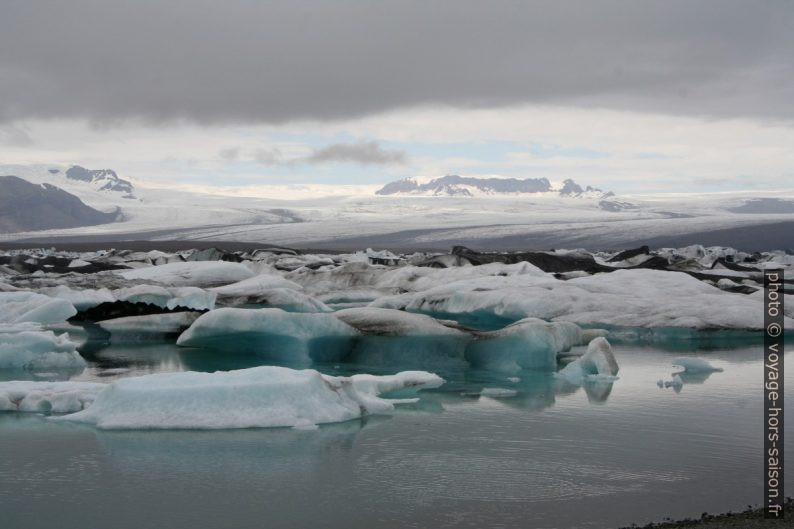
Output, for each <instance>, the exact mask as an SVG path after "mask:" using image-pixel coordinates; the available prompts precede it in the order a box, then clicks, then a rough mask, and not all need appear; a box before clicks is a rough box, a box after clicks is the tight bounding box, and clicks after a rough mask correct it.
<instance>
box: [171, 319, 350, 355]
mask: <svg viewBox="0 0 794 529" xmlns="http://www.w3.org/2000/svg"><path fill="white" fill-rule="evenodd" d="M357 335H358V333H357V332H356V330H355V329H353V328H352V327H350V326H349V325H347V324H346V323H343V322H342V321H340V320H339V319H337V318H335V317H334V316H333V315H331V314H325V313H306V312H286V311H283V310H281V309H271V308H266V309H240V308H221V309H215V310H213V311H210V312H207V313H205V314H202V315H201V316H200V317H199V318H198V319H197V320H196V321H195V322H194V323H193V325H191V326H190V328H189V329H187V330H186V331H185V332H183V333H182V334H181V335H180V336H179V338H178V339H177V342H176V343H177V345H181V346H188V347H210V348H217V349H233V350H246V351H252V352H255V353H257V354H260V355H262V356H266V357H268V358H271V359H276V360H284V361H292V362H301V363H307V362H310V361H312V360H314V361H334V360H339V359H341V358H343V357H344V356H345V355H346V354H347V353H348V351H350V348H351V340H352V339H353V337H355V336H357Z"/></svg>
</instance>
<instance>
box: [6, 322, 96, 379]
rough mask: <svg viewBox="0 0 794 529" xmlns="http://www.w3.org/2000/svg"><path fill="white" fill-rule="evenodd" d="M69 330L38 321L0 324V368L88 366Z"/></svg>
mask: <svg viewBox="0 0 794 529" xmlns="http://www.w3.org/2000/svg"><path fill="white" fill-rule="evenodd" d="M76 347H77V345H76V344H75V343H73V342H72V341H70V340H69V335H68V334H61V335H56V334H55V333H54V332H52V331H45V330H42V329H41V328H40V327H38V326H36V325H29V324H28V325H0V369H26V370H53V369H54V370H59V369H75V368H82V367H84V366H85V365H86V364H85V360H83V358H82V357H81V356H80V354H79V353H78V352H77V351H76Z"/></svg>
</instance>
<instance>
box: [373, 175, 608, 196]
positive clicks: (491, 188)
mask: <svg viewBox="0 0 794 529" xmlns="http://www.w3.org/2000/svg"><path fill="white" fill-rule="evenodd" d="M375 193H376V194H378V195H424V196H452V197H471V196H479V195H536V196H537V195H540V194H551V195H559V196H562V197H582V198H599V199H601V198H607V197H611V196H613V195H614V193H612V192H609V191H602V190H601V189H598V188H595V187H591V186H587V187H585V188H582V186H580V185H579V184H577V183H576V182H574V181H573V180H571V179H570V178H569V179H566V180H563V181H562V182H561V183H560V184H557V185H555V184H553V183H552V182H550V181H549V180H548V179H547V178H523V179H519V178H499V177H474V176H461V175H446V176H441V177H438V178H432V179H429V180H423V179H420V178H416V177H410V178H404V179H402V180H396V181H394V182H389V183H388V184H386V185H385V186H383V187H382V188H381V189H379V190H378V191H376V192H375Z"/></svg>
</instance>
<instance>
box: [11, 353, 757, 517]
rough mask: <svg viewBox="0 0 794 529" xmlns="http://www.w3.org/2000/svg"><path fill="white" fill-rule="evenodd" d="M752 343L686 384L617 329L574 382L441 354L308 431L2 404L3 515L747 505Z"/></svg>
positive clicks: (110, 375) (195, 359)
mask: <svg viewBox="0 0 794 529" xmlns="http://www.w3.org/2000/svg"><path fill="white" fill-rule="evenodd" d="M83 349H84V350H83V355H84V356H85V357H86V358H87V359H88V360H89V361H90V367H89V368H87V369H86V370H84V371H83V372H81V373H72V374H68V375H63V374H61V375H60V376H61V377H62V378H68V377H69V376H71V378H72V379H75V380H103V381H108V380H112V379H114V378H119V377H125V376H136V375H142V374H147V373H152V372H162V371H182V370H201V371H214V370H219V369H239V368H244V367H251V366H253V365H257V364H258V363H259V361H258V360H257V359H256V357H252V356H250V355H236V354H234V353H229V352H224V353H222V354H221V353H218V352H214V351H208V350H191V349H182V348H177V347H175V346H173V345H170V344H136V345H126V346H125V345H111V346H106V345H103V346H98V345H96V344H88V345H87V346H84V348H83ZM761 353H762V350H761V347H760V346H746V347H741V348H738V349H716V350H708V351H700V352H698V355H699V356H702V357H707V358H709V359H710V360H711V361H712V362H713V363H714V364H715V365H717V366H719V367H722V368H724V372H721V373H713V374H711V375H710V376H705V375H703V376H692V377H689V378H688V379H687V380H685V384H684V386H683V388H682V390H681V391H680V393H676V392H675V391H674V390H673V389H672V388H666V389H665V388H659V387H657V386H656V381H657V380H659V379H667V378H669V377H670V374H671V373H672V371H673V369H672V366H671V361H672V359H673V358H675V357H677V356H680V355H681V351H680V350H676V351H665V350H662V349H659V348H657V347H639V346H633V345H629V344H625V345H617V346H616V347H615V354H616V356H617V359H618V361H619V363H620V366H621V371H620V373H619V376H620V378H619V380H618V381H617V382H615V383H614V384H601V385H594V384H590V385H586V386H585V387H584V388H578V387H575V386H568V385H565V384H562V383H561V382H560V381H558V380H556V379H555V378H554V376H553V375H552V374H550V373H539V372H531V371H524V372H521V373H517V374H512V373H511V374H502V373H496V372H488V371H480V370H471V369H465V368H462V367H460V366H457V367H449V368H447V369H440V370H437V371H438V372H439V374H441V375H442V376H444V377H445V378H446V379H447V383H446V384H445V385H444V386H443V387H441V388H439V389H438V390H432V391H426V392H423V395H422V400H421V401H420V402H419V403H418V404H416V405H411V406H406V407H402V408H400V409H399V410H398V411H397V412H396V413H395V414H394V415H392V416H388V417H369V418H366V419H364V420H359V421H351V422H349V423H344V424H335V425H327V426H323V427H321V428H319V429H318V430H313V431H296V430H291V429H271V430H238V431H210V432H207V431H187V432H185V431H157V432H134V431H131V432H104V431H96V430H94V429H92V428H90V427H86V426H83V425H74V424H66V423H57V424H55V423H52V422H50V421H48V420H47V419H46V418H44V417H40V416H31V415H23V414H12V413H6V414H2V415H0V453H2V454H3V457H2V458H0V504H2V506H3V520H4V521H3V526H4V527H26V528H32V527H61V528H68V527H87V526H90V527H114V528H125V527H136V528H144V527H169V528H180V527H191V528H196V527H269V528H272V527H324V528H328V527H339V528H350V527H367V528H377V527H478V528H479V527H485V526H487V527H545V528H555V527H559V528H568V527H588V528H589V527H594V528H595V527H617V526H619V525H624V524H630V523H633V522H636V523H644V522H648V521H651V520H659V519H661V518H662V517H664V516H673V517H679V516H692V515H699V514H700V513H701V512H703V511H711V512H714V511H723V510H729V509H740V508H743V507H744V506H746V505H747V504H748V503H756V502H757V501H759V500H760V498H761V488H760V482H759V479H760V474H761V470H760V469H761V452H762V445H761V431H760V424H761V414H762V409H761V403H762V386H761V375H762V364H761V360H760V359H761ZM316 367H317V368H318V369H320V370H321V371H323V372H326V373H331V374H350V373H353V372H362V371H364V372H371V373H376V374H378V373H390V372H395V371H397V370H399V369H398V368H396V367H390V368H387V369H385V368H382V367H381V368H377V367H373V366H364V365H349V364H338V365H337V364H329V365H321V366H316ZM406 367H411V366H406ZM27 376H28V378H36V377H37V376H38V377H39V378H43V379H52V378H54V377H56V375H55V374H39V375H36V374H28V375H27ZM514 376H515V377H518V378H519V380H516V379H514V378H512V377H514ZM3 377H4V378H6V379H8V378H19V376H18V374H16V375H15V374H8V373H6V374H4V375H3ZM483 388H504V389H511V390H515V391H516V395H515V396H512V397H506V398H489V397H481V396H479V392H480V391H481V390H482V389H483Z"/></svg>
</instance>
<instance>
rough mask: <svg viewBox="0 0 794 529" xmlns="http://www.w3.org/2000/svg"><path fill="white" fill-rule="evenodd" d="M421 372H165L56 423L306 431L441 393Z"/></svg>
mask: <svg viewBox="0 0 794 529" xmlns="http://www.w3.org/2000/svg"><path fill="white" fill-rule="evenodd" d="M442 383H443V379H441V378H440V377H439V376H437V375H434V374H432V373H427V372H423V371H407V372H402V373H398V374H396V375H391V376H374V375H365V374H362V375H353V376H351V377H334V376H328V375H323V374H321V373H319V372H318V371H315V370H312V369H307V370H294V369H288V368H283V367H275V366H263V367H255V368H251V369H241V370H237V371H227V372H221V371H219V372H215V373H198V372H182V373H162V374H155V375H147V376H142V377H134V378H126V379H121V380H118V381H115V382H113V383H111V384H110V385H108V386H107V387H106V388H105V389H104V390H102V391H101V392H100V393H99V394H98V395H96V398H95V400H94V402H93V404H91V405H90V406H88V407H87V408H85V409H84V410H82V411H79V412H77V413H73V414H70V415H65V416H61V417H59V418H58V420H66V421H76V422H85V423H89V424H93V425H95V426H96V427H97V428H100V429H186V428H189V429H225V428H270V427H301V428H306V427H308V426H311V425H315V424H326V423H334V422H343V421H349V420H352V419H357V418H360V417H362V416H364V415H368V414H382V413H389V412H391V411H393V410H394V407H395V405H396V404H401V403H405V402H415V401H416V400H417V399H399V400H392V399H387V398H384V397H382V395H384V394H387V393H390V392H394V391H397V390H405V389H411V390H419V389H424V388H433V387H438V386H440V385H441V384H442Z"/></svg>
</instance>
